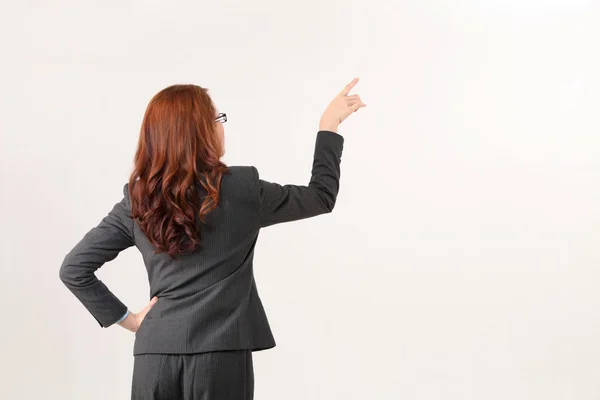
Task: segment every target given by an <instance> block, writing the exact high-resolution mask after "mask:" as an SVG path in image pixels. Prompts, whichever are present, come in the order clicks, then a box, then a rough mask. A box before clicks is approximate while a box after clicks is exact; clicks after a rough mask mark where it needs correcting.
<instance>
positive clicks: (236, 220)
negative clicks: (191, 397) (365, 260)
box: [60, 131, 344, 355]
mask: <svg viewBox="0 0 600 400" xmlns="http://www.w3.org/2000/svg"><path fill="white" fill-rule="evenodd" d="M343 143H344V139H343V137H342V136H340V135H339V134H337V133H334V132H329V131H319V132H318V133H317V138H316V143H315V152H314V161H313V166H312V177H311V180H310V183H309V184H308V186H299V185H279V184H276V183H272V182H267V181H264V180H262V179H260V178H259V174H258V171H257V169H256V168H255V167H253V166H235V167H230V171H231V172H230V173H229V174H226V175H224V176H223V179H222V182H221V196H220V200H219V203H218V206H217V208H216V209H215V210H213V211H212V212H211V213H209V214H208V216H207V220H206V223H202V224H200V223H198V229H200V230H201V231H200V241H201V244H200V247H199V248H198V249H196V250H195V251H193V252H190V253H188V254H183V255H180V256H178V257H176V258H171V257H169V256H168V255H166V254H164V253H159V254H155V253H154V248H153V246H152V244H151V243H150V242H149V241H148V239H147V238H146V237H145V235H144V234H143V232H142V231H141V230H140V228H139V226H138V224H137V223H136V222H135V221H133V220H132V219H131V217H130V212H131V207H130V201H129V194H128V187H127V184H126V185H125V186H124V187H123V195H124V197H123V199H122V200H121V201H120V202H118V203H117V204H115V206H114V207H113V209H112V210H111V211H110V212H109V213H108V215H107V216H106V217H104V218H103V219H102V221H101V222H100V223H99V225H98V226H96V227H94V228H92V229H91V230H90V231H89V232H88V233H87V234H85V236H84V237H83V239H81V241H80V242H79V243H78V244H77V245H76V246H75V247H74V248H73V249H72V250H71V251H70V252H69V253H68V254H67V255H66V256H65V258H64V261H63V263H62V266H61V267H60V279H61V280H62V281H63V282H64V284H65V285H66V286H67V287H68V288H69V289H70V290H71V292H73V294H74V295H75V296H76V297H77V299H79V301H80V302H81V303H82V304H83V306H84V307H85V308H86V309H87V310H88V311H89V312H90V313H91V314H92V316H94V318H95V319H96V321H98V323H99V324H100V326H101V327H108V326H111V325H112V324H114V323H115V322H116V321H117V320H119V319H120V318H121V317H122V316H123V315H124V314H125V312H126V311H127V307H126V306H125V304H123V303H122V302H121V301H120V300H119V299H118V298H117V297H116V296H115V295H114V294H113V293H112V292H111V291H110V290H109V289H108V288H107V287H106V286H105V285H104V283H103V282H102V281H100V280H98V278H97V277H96V275H95V271H96V270H97V269H98V268H100V267H101V266H102V265H103V264H104V263H106V262H107V261H110V260H113V259H114V258H115V257H117V255H118V254H119V252H120V251H122V250H124V249H126V248H128V247H131V246H136V247H137V248H138V250H139V251H140V252H141V253H142V257H143V260H144V263H145V266H146V269H147V271H148V280H149V284H150V297H153V296H158V298H159V299H158V302H157V303H156V304H155V305H154V307H153V308H152V309H151V310H150V311H149V312H148V314H147V315H146V317H145V319H144V320H143V322H142V324H141V326H140V328H139V330H138V331H137V332H136V334H135V335H136V337H135V343H134V349H133V353H134V355H137V354H144V353H170V354H186V353H199V352H205V351H215V350H235V349H251V350H253V351H258V350H262V349H268V348H272V347H274V346H275V340H274V338H273V335H272V333H271V329H270V327H269V323H268V321H267V317H266V314H265V311H264V308H263V305H262V303H261V300H260V298H259V296H258V292H257V289H256V283H255V281H254V275H253V269H252V258H253V254H254V246H255V245H256V241H257V239H258V233H259V230H260V229H261V228H264V227H267V226H269V225H273V224H277V223H282V222H288V221H294V220H299V219H303V218H309V217H313V216H316V215H319V214H324V213H327V212H331V211H332V209H333V207H334V204H335V200H336V196H337V193H338V190H339V179H340V162H341V155H342V148H343ZM202 190H204V189H202Z"/></svg>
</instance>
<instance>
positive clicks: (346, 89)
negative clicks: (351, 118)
mask: <svg viewBox="0 0 600 400" xmlns="http://www.w3.org/2000/svg"><path fill="white" fill-rule="evenodd" d="M357 83H358V78H354V79H352V82H350V83H349V84H347V85H346V86H345V87H344V89H342V91H341V92H340V94H341V95H342V96H347V95H348V93H350V90H352V88H353V87H354V86H355V85H356V84H357Z"/></svg>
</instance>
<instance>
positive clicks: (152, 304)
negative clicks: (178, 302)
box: [140, 296, 158, 315]
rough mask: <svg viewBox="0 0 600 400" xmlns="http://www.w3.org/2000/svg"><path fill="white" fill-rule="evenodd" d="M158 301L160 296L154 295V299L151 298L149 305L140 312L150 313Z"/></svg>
mask: <svg viewBox="0 0 600 400" xmlns="http://www.w3.org/2000/svg"><path fill="white" fill-rule="evenodd" d="M157 301H158V297H156V296H154V297H153V298H152V300H150V303H148V305H147V306H146V307H144V309H143V310H142V311H140V314H142V315H146V314H147V313H148V311H150V309H151V308H152V307H154V305H155V304H156V302H157Z"/></svg>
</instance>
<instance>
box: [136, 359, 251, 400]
mask: <svg viewBox="0 0 600 400" xmlns="http://www.w3.org/2000/svg"><path fill="white" fill-rule="evenodd" d="M134 360H135V361H134V364H133V379H132V385H131V400H252V399H253V397H254V368H253V363H252V352H251V351H250V350H238V351H217V352H209V353H199V354H141V355H138V356H135V358H134Z"/></svg>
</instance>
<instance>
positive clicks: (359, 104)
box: [350, 102, 366, 112]
mask: <svg viewBox="0 0 600 400" xmlns="http://www.w3.org/2000/svg"><path fill="white" fill-rule="evenodd" d="M365 105H366V104H364V103H362V102H361V103H356V104H354V105H353V106H352V107H350V109H351V110H352V112H356V111H358V109H359V108H361V107H364V106H365Z"/></svg>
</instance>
